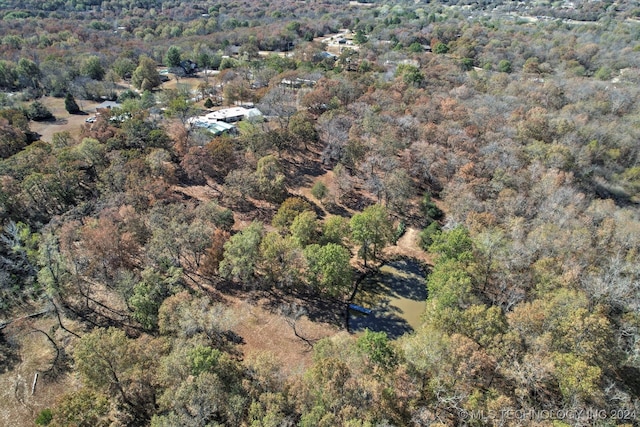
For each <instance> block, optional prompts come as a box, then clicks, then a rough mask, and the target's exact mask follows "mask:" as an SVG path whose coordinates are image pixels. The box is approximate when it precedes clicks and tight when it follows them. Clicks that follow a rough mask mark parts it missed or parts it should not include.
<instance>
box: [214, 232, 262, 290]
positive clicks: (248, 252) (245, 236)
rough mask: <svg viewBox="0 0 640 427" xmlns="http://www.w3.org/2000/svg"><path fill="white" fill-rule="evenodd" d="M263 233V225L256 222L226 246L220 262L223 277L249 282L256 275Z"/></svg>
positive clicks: (233, 237)
mask: <svg viewBox="0 0 640 427" xmlns="http://www.w3.org/2000/svg"><path fill="white" fill-rule="evenodd" d="M262 233H263V226H262V223H259V222H255V221H254V222H252V223H251V224H250V225H249V226H248V227H247V228H245V229H244V230H242V231H241V232H240V233H238V234H235V235H234V236H232V237H231V238H230V239H229V241H227V242H226V243H225V244H224V258H223V260H222V261H221V262H220V275H221V276H222V277H225V278H227V279H234V280H239V281H242V282H248V281H249V279H251V278H252V277H253V276H254V275H255V270H256V265H257V263H258V260H259V256H260V242H261V241H262Z"/></svg>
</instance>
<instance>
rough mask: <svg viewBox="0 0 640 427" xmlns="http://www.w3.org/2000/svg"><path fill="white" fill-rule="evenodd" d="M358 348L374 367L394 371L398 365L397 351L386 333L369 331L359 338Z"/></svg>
mask: <svg viewBox="0 0 640 427" xmlns="http://www.w3.org/2000/svg"><path fill="white" fill-rule="evenodd" d="M357 346H358V348H359V349H360V350H361V351H362V352H363V353H364V354H365V355H366V356H367V358H368V359H369V361H370V362H371V363H372V364H373V365H375V366H378V367H380V368H382V369H384V370H388V369H393V368H394V366H396V365H397V363H398V358H397V355H396V351H395V349H394V348H393V345H392V344H391V342H389V338H388V337H387V334H386V333H385V332H373V331H370V330H369V329H367V330H365V331H364V334H362V335H361V336H360V337H359V338H358V342H357Z"/></svg>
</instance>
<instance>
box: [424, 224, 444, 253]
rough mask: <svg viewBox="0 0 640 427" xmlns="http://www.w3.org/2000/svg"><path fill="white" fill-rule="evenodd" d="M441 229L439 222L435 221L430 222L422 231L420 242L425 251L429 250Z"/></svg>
mask: <svg viewBox="0 0 640 427" xmlns="http://www.w3.org/2000/svg"><path fill="white" fill-rule="evenodd" d="M441 231H442V228H441V227H440V224H438V223H437V222H435V221H433V222H432V223H431V224H429V225H428V226H427V227H426V228H425V229H424V230H422V231H421V232H420V240H419V242H418V243H419V244H420V247H421V248H422V249H423V250H425V251H427V250H429V247H430V246H431V245H432V244H433V240H434V238H435V236H436V235H438V234H439V233H440V232H441Z"/></svg>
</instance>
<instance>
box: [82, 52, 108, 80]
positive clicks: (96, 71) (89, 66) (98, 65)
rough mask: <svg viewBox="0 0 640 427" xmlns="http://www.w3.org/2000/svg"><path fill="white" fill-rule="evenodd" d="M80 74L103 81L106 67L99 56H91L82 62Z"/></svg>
mask: <svg viewBox="0 0 640 427" xmlns="http://www.w3.org/2000/svg"><path fill="white" fill-rule="evenodd" d="M80 72H81V73H82V75H85V76H87V77H89V78H92V79H93V80H102V79H103V78H104V75H105V70H104V67H103V66H102V62H101V61H100V58H98V57H97V56H89V57H88V58H85V59H84V60H83V61H82V65H81V66H80Z"/></svg>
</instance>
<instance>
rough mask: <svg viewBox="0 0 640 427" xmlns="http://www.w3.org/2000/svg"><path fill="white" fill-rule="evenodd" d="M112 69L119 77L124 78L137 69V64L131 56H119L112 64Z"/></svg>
mask: <svg viewBox="0 0 640 427" xmlns="http://www.w3.org/2000/svg"><path fill="white" fill-rule="evenodd" d="M111 69H112V70H113V71H114V72H115V73H116V75H117V76H118V77H120V78H121V79H124V78H126V77H131V75H132V74H133V72H134V71H135V69H136V64H135V62H133V61H132V60H131V59H129V58H118V59H116V60H115V61H114V62H113V64H111Z"/></svg>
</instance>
